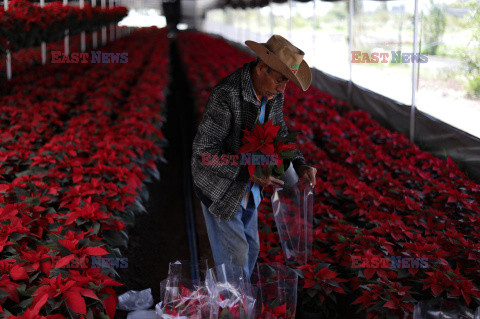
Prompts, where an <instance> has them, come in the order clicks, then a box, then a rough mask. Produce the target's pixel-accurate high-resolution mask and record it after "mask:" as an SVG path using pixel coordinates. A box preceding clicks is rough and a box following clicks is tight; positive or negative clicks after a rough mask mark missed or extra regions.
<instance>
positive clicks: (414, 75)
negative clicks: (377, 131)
mask: <svg viewBox="0 0 480 319" xmlns="http://www.w3.org/2000/svg"><path fill="white" fill-rule="evenodd" d="M413 52H414V54H415V55H416V56H419V55H418V0H415V24H414V26H413ZM412 67H413V72H412V107H411V109H410V141H412V142H413V143H414V142H415V109H416V104H417V100H416V98H417V97H416V93H417V71H418V61H417V60H416V59H413V63H412Z"/></svg>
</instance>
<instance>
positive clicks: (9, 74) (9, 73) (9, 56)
mask: <svg viewBox="0 0 480 319" xmlns="http://www.w3.org/2000/svg"><path fill="white" fill-rule="evenodd" d="M3 7H4V8H5V11H7V10H8V0H4V1H3ZM8 42H9V41H7V44H8ZM5 59H6V61H5V63H6V66H7V80H11V79H12V53H11V52H10V50H7V51H6V52H5Z"/></svg>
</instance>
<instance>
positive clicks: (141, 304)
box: [117, 288, 153, 311]
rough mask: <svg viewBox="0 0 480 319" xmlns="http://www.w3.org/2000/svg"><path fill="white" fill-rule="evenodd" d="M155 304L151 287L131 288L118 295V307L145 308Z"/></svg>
mask: <svg viewBox="0 0 480 319" xmlns="http://www.w3.org/2000/svg"><path fill="white" fill-rule="evenodd" d="M152 306H153V297H152V290H151V289H150V288H148V289H145V290H142V291H135V290H130V291H127V292H126V293H124V294H122V295H120V296H118V304H117V309H119V310H125V311H134V310H145V309H148V308H150V307H152Z"/></svg>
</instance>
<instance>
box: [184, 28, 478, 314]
mask: <svg viewBox="0 0 480 319" xmlns="http://www.w3.org/2000/svg"><path fill="white" fill-rule="evenodd" d="M180 41H181V45H182V49H183V50H182V52H183V55H184V61H185V63H186V67H187V69H188V74H189V75H190V79H191V82H192V84H193V86H194V88H193V89H194V90H195V93H196V95H197V98H198V101H199V104H200V105H204V104H205V102H206V98H207V97H208V94H209V92H210V90H211V88H212V87H213V86H214V85H215V84H216V82H217V81H218V80H219V79H220V78H221V77H222V76H223V75H225V74H229V73H231V72H233V71H234V70H235V69H236V68H237V67H240V66H241V65H242V64H243V63H245V62H247V61H250V60H252V57H250V56H248V55H246V54H244V53H242V52H240V51H238V50H236V49H234V48H232V47H231V46H230V45H228V44H227V43H226V42H225V41H223V40H221V39H215V38H212V37H209V36H207V35H204V34H196V33H188V34H182V36H181V37H180ZM213 48H215V49H213ZM206 57H208V59H209V61H216V64H209V65H208V66H206V65H203V64H202V63H201V61H204V59H206ZM202 111H203V110H201V112H202ZM284 114H285V121H286V123H287V125H288V126H289V127H290V128H291V129H292V130H294V131H299V132H301V133H300V134H299V137H298V140H299V143H298V144H299V148H300V149H301V150H302V151H303V154H305V156H306V159H307V162H309V163H313V164H314V166H315V167H316V168H317V169H318V173H317V186H316V189H315V194H316V195H315V206H314V225H313V226H314V240H313V252H312V255H313V256H312V258H311V259H310V261H309V262H308V263H307V264H306V265H299V268H300V269H301V270H302V272H303V276H304V280H302V282H301V285H302V287H303V290H302V296H303V298H302V299H303V301H304V302H305V303H306V304H307V306H309V307H310V308H313V310H316V311H325V312H327V313H329V311H335V310H334V309H330V308H334V307H335V299H334V298H333V297H334V296H335V295H337V294H338V293H346V292H348V293H349V294H353V295H354V296H356V297H355V299H356V300H355V301H354V302H353V305H352V307H354V306H359V307H360V308H361V309H362V310H365V312H366V313H367V316H368V317H382V316H385V315H387V314H390V315H398V316H400V317H403V315H404V314H407V315H411V313H412V310H413V307H414V304H415V303H416V302H417V301H418V300H421V299H429V298H432V297H433V296H438V295H441V296H450V297H457V298H458V302H460V303H466V304H468V305H469V306H473V305H474V304H476V303H478V297H480V294H479V291H478V285H477V284H475V282H477V283H478V281H479V279H480V275H479V274H480V273H479V270H480V265H479V261H480V254H479V248H480V244H479V243H478V241H477V240H476V238H478V235H480V226H479V225H478V223H477V221H478V218H479V217H478V216H479V213H480V207H479V206H478V202H479V199H480V187H479V185H477V184H475V183H474V182H472V181H471V180H469V179H468V178H467V177H466V176H465V174H464V173H462V172H461V171H460V170H459V168H458V167H457V166H456V165H455V163H453V161H451V160H450V159H447V160H440V159H438V158H435V157H433V156H431V155H430V154H429V153H426V152H423V151H421V150H419V149H418V147H416V146H415V145H414V144H412V143H411V142H410V141H409V140H408V139H407V138H406V137H405V136H404V135H402V134H399V133H394V132H391V131H388V130H386V129H385V128H383V127H381V126H380V125H379V124H378V123H377V122H375V121H373V120H372V119H371V118H370V117H369V115H368V114H367V113H365V112H363V111H359V110H356V109H354V108H352V107H351V106H349V105H347V104H346V103H344V102H342V101H338V100H336V99H334V98H332V97H331V96H330V95H328V94H325V93H322V92H320V91H318V90H316V89H315V88H310V89H309V91H307V92H306V93H303V92H302V91H300V90H299V89H298V88H296V87H295V86H294V85H289V86H288V87H287V90H286V94H285V108H284ZM259 215H260V219H261V221H262V222H261V223H260V224H261V226H260V236H261V239H262V240H261V245H262V246H261V253H260V261H283V256H282V252H281V249H280V245H279V239H278V235H277V234H276V232H275V230H276V228H275V226H274V224H275V223H274V219H273V216H272V214H271V207H270V201H269V200H268V199H265V201H264V202H263V203H262V206H261V208H260V210H259ZM391 257H400V264H401V263H402V262H404V264H401V266H399V265H398V264H395V265H394V267H392V264H391V259H389V258H391ZM407 258H414V259H415V260H417V261H418V260H423V261H424V263H425V261H426V264H428V267H426V268H420V267H419V266H418V265H417V266H415V265H414V266H412V265H411V264H409V263H410V262H411V260H409V259H407ZM422 258H423V259H422ZM387 259H388V260H389V261H390V263H389V264H384V265H383V266H382V265H381V264H380V265H376V264H375V263H376V262H378V261H381V260H387ZM359 260H360V261H362V264H360V263H358V261H359ZM397 260H398V259H397ZM397 266H399V267H398V268H397ZM337 297H338V295H337ZM472 299H475V302H474V303H472V302H471V300H472Z"/></svg>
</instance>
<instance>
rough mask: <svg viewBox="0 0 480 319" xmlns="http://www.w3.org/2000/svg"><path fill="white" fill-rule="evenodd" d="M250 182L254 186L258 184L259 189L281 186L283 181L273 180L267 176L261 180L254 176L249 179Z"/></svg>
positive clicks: (273, 178)
mask: <svg viewBox="0 0 480 319" xmlns="http://www.w3.org/2000/svg"><path fill="white" fill-rule="evenodd" d="M250 180H251V181H252V182H254V183H255V184H258V185H259V186H261V187H267V186H270V185H283V184H284V183H283V181H282V180H279V179H278V178H275V177H273V176H268V177H265V176H264V177H263V178H258V177H257V176H255V175H252V176H251V177H250Z"/></svg>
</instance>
